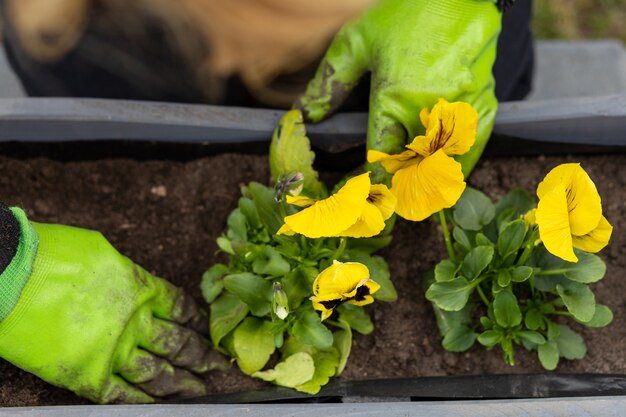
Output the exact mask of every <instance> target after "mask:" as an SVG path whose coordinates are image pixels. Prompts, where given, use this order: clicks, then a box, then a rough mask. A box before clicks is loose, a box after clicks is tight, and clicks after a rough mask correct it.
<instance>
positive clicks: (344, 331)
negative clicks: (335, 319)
mask: <svg viewBox="0 0 626 417" xmlns="http://www.w3.org/2000/svg"><path fill="white" fill-rule="evenodd" d="M339 326H340V327H341V330H339V331H336V332H334V333H333V347H334V348H335V349H337V352H339V362H338V363H337V372H336V373H335V375H336V376H339V375H341V373H342V372H343V370H344V369H345V367H346V364H347V363H348V357H349V356H350V351H351V350H352V330H351V329H350V325H349V324H348V323H346V322H343V321H341V320H340V321H339Z"/></svg>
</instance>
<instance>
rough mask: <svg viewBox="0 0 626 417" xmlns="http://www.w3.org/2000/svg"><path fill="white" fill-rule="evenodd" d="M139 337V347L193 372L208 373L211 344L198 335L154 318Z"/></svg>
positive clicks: (210, 359)
mask: <svg viewBox="0 0 626 417" xmlns="http://www.w3.org/2000/svg"><path fill="white" fill-rule="evenodd" d="M142 333H143V334H141V335H139V341H138V342H139V343H138V344H139V346H140V347H142V348H144V349H146V350H148V351H149V352H152V353H154V354H156V355H159V356H161V357H163V358H165V359H167V360H168V361H169V362H170V363H171V364H173V365H176V366H181V367H183V368H187V369H189V370H191V371H193V372H206V371H208V370H209V369H210V365H211V363H212V359H213V358H212V355H211V349H209V342H208V341H207V340H206V339H204V338H203V337H201V336H200V335H199V334H198V333H196V332H194V331H193V330H190V329H187V328H185V327H182V326H179V325H178V324H176V323H172V322H168V321H165V320H160V319H158V318H153V321H152V323H151V324H150V327H149V328H148V329H147V331H144V332H142Z"/></svg>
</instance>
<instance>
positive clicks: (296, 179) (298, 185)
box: [275, 172, 304, 201]
mask: <svg viewBox="0 0 626 417" xmlns="http://www.w3.org/2000/svg"><path fill="white" fill-rule="evenodd" d="M303 182H304V175H302V173H301V172H291V173H289V174H286V175H284V176H283V177H282V178H281V179H280V181H278V183H277V184H276V195H275V198H276V201H281V200H282V199H283V196H284V195H285V194H287V193H290V194H291V195H298V194H300V192H301V191H302V186H303Z"/></svg>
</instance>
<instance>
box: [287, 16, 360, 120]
mask: <svg viewBox="0 0 626 417" xmlns="http://www.w3.org/2000/svg"><path fill="white" fill-rule="evenodd" d="M365 48H366V46H365V41H364V40H363V37H362V36H361V33H360V30H359V29H358V27H357V25H356V24H354V23H352V24H351V23H348V24H347V25H345V26H344V27H343V28H342V29H341V30H340V31H339V33H337V35H336V36H335V38H334V39H333V41H332V43H331V45H330V47H329V48H328V50H327V51H326V55H325V56H324V58H323V59H322V61H321V63H320V65H319V67H318V68H317V72H316V73H315V77H314V78H313V79H312V80H311V81H309V83H308V84H307V88H306V91H305V93H304V94H303V95H302V96H300V97H299V98H298V99H297V100H296V102H295V104H294V107H296V108H299V109H300V110H302V113H303V115H304V117H305V119H306V120H308V121H312V122H319V121H321V120H323V119H325V118H327V117H328V116H330V115H331V114H332V113H333V112H334V111H335V110H337V108H338V107H339V106H340V105H341V104H342V103H343V102H344V101H345V99H346V98H347V97H348V95H349V94H350V91H352V89H353V88H354V86H355V85H356V84H357V83H358V81H359V79H360V78H361V76H362V75H363V74H364V73H365V71H367V70H368V65H369V63H368V60H367V57H368V54H367V52H366V49H365Z"/></svg>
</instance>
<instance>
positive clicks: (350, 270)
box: [310, 261, 380, 320]
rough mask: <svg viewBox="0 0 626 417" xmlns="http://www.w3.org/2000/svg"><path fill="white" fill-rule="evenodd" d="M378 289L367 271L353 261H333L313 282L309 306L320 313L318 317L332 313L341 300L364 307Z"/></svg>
mask: <svg viewBox="0 0 626 417" xmlns="http://www.w3.org/2000/svg"><path fill="white" fill-rule="evenodd" d="M379 289H380V285H378V284H377V283H376V282H375V281H373V280H372V279H370V271H369V269H367V267H366V266H365V265H363V264H360V263H357V262H345V263H342V262H339V261H333V264H332V265H331V266H329V267H328V268H326V269H325V270H323V271H322V272H320V274H319V275H318V276H317V278H315V281H314V282H313V296H312V297H311V298H310V299H311V301H312V302H313V308H314V309H316V310H317V311H321V312H322V320H326V319H327V318H328V317H330V315H331V314H333V311H334V309H335V308H336V307H337V306H339V305H340V304H341V303H344V302H348V303H349V304H354V305H356V306H364V305H367V304H370V303H373V302H374V298H373V297H372V294H374V293H375V292H376V291H378V290H379Z"/></svg>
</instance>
